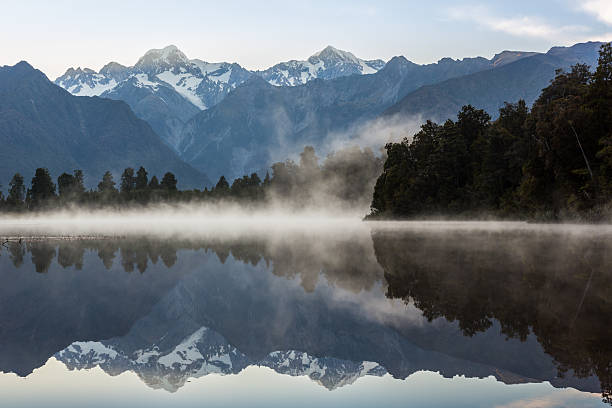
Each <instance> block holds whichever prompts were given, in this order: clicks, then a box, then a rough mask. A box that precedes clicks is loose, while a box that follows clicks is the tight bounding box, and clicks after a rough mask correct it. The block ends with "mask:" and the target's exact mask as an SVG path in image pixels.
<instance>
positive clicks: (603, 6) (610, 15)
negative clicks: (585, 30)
mask: <svg viewBox="0 0 612 408" xmlns="http://www.w3.org/2000/svg"><path fill="white" fill-rule="evenodd" d="M582 9H583V10H584V11H586V12H587V13H589V14H592V15H593V16H595V18H597V19H598V20H599V21H601V22H603V23H606V24H609V25H612V1H611V0H587V1H585V2H584V3H583V4H582Z"/></svg>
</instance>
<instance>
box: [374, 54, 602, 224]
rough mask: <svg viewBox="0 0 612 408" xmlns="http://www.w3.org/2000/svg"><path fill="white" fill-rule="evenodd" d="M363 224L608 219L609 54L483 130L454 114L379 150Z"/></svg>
mask: <svg viewBox="0 0 612 408" xmlns="http://www.w3.org/2000/svg"><path fill="white" fill-rule="evenodd" d="M386 150H387V159H386V162H385V164H384V171H383V173H382V175H381V176H380V177H379V178H378V180H377V182H376V187H375V190H374V196H373V200H372V204H371V210H372V212H371V215H370V217H372V218H410V217H416V216H428V215H431V216H436V215H450V216H473V215H477V214H483V213H485V214H492V215H495V216H507V217H517V216H519V217H530V218H533V217H537V218H542V219H568V218H588V219H593V220H595V219H601V218H603V217H607V216H609V215H610V214H611V213H612V211H611V210H612V47H611V45H610V43H608V44H604V45H603V46H602V47H601V49H600V56H599V61H598V66H597V68H596V69H595V70H594V71H591V70H590V68H589V67H588V66H586V65H581V64H578V65H574V66H573V67H572V68H571V70H570V71H569V72H564V71H561V70H558V71H557V74H556V77H555V78H554V79H553V80H552V81H551V83H550V85H549V86H548V87H546V88H545V89H543V90H542V93H541V95H540V97H539V98H538V99H537V100H536V102H535V103H534V105H533V107H532V108H531V110H529V109H528V107H527V106H526V104H525V102H524V101H519V102H517V103H514V104H510V103H506V105H505V106H504V107H503V108H501V109H500V115H499V118H498V119H497V120H495V121H493V122H491V118H490V116H489V115H488V114H487V113H486V112H484V111H483V110H478V109H476V108H474V107H472V106H469V105H468V106H464V107H463V109H462V110H461V111H460V112H459V114H458V117H457V120H456V121H452V120H448V121H446V122H445V123H444V124H436V123H433V122H431V121H428V122H427V123H425V124H424V125H422V127H421V130H420V131H419V132H418V133H417V134H415V135H414V137H413V139H412V140H408V139H404V140H403V141H401V142H399V143H389V144H387V145H386Z"/></svg>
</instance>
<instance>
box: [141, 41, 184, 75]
mask: <svg viewBox="0 0 612 408" xmlns="http://www.w3.org/2000/svg"><path fill="white" fill-rule="evenodd" d="M188 63H189V59H188V58H187V56H186V55H185V54H183V52H182V51H181V50H179V49H178V48H177V47H176V46H175V45H168V46H167V47H165V48H161V49H153V50H149V51H147V52H146V53H145V55H143V56H142V57H141V58H140V59H139V60H138V62H137V63H136V65H135V66H134V67H135V68H139V69H142V70H146V71H151V70H158V69H167V68H173V67H177V66H181V65H184V64H188Z"/></svg>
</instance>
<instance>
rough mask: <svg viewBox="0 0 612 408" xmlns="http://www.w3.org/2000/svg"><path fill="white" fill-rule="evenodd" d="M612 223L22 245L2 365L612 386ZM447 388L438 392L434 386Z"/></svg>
mask: <svg viewBox="0 0 612 408" xmlns="http://www.w3.org/2000/svg"><path fill="white" fill-rule="evenodd" d="M611 238H612V235H606V234H596V235H591V234H589V233H588V232H587V233H575V232H574V231H571V230H564V229H563V228H559V229H554V228H553V229H546V230H542V231H538V230H535V229H521V228H518V229H495V228H491V229H484V230H483V229H479V230H471V229H465V228H457V229H453V228H450V229H447V228H413V227H411V226H410V224H405V225H404V224H394V225H393V226H390V225H389V224H385V223H381V224H374V225H372V224H363V225H361V226H359V227H357V228H352V229H350V230H349V231H340V232H336V233H332V232H329V231H328V232H324V231H320V230H317V231H310V232H309V231H295V230H293V231H287V232H286V233H283V232H282V231H278V230H275V231H274V232H269V233H265V232H253V231H251V232H250V233H248V234H242V235H241V234H225V235H224V234H213V233H212V232H211V233H201V234H198V235H194V234H190V236H189V237H185V236H181V235H180V234H178V235H171V236H164V237H160V236H153V235H142V236H141V235H129V234H128V235H125V236H123V237H119V238H111V237H109V238H91V237H89V238H87V239H72V240H67V239H44V238H26V239H24V240H23V242H21V243H19V242H16V241H10V242H9V243H7V245H6V248H4V249H3V250H2V252H1V253H0V254H1V256H0V279H2V283H1V285H0V346H1V347H0V371H3V372H11V373H16V374H17V375H20V376H28V375H29V374H30V373H32V371H33V370H34V369H36V368H38V367H41V366H43V365H45V363H46V362H47V361H48V360H49V359H50V358H52V357H54V358H55V359H57V360H59V361H61V362H62V363H64V364H65V365H66V367H68V368H69V369H71V370H72V369H79V370H80V369H89V368H93V367H99V368H101V369H102V370H104V371H105V372H106V373H108V374H110V375H112V376H115V375H118V374H120V373H123V372H133V373H135V374H136V375H137V376H138V377H139V378H140V379H141V380H142V381H143V382H144V383H146V384H147V385H148V386H149V387H151V388H155V389H157V388H160V389H164V390H167V391H170V392H175V391H177V390H179V389H180V388H181V387H183V386H185V384H186V383H187V381H188V379H189V378H198V377H203V376H206V375H207V374H212V373H216V374H222V375H224V374H238V373H241V372H242V371H243V370H245V369H246V368H248V367H251V366H259V367H267V368H269V369H272V370H274V371H275V372H277V373H279V374H288V375H291V376H308V377H309V378H310V379H311V380H313V381H315V382H316V383H318V384H320V385H321V386H323V387H325V388H327V389H329V390H337V389H339V388H341V387H343V386H345V385H347V384H351V383H353V382H355V381H356V380H357V379H359V378H361V377H363V376H375V377H379V376H383V375H386V374H387V373H388V374H390V375H391V376H392V377H394V378H398V379H404V378H407V377H409V376H411V375H413V374H414V373H416V372H418V371H433V372H439V373H440V374H441V375H442V376H444V377H446V378H452V377H454V376H458V375H459V376H466V377H477V378H483V377H488V376H493V377H495V378H496V379H497V380H498V381H500V382H503V383H505V384H516V383H537V382H543V381H548V382H550V383H551V384H552V385H553V386H554V387H573V388H575V389H577V390H580V391H584V392H597V393H601V395H602V399H603V400H604V401H606V402H610V391H611V389H612V372H611V370H612V363H611V362H612V342H611V341H610V338H612V329H611V328H610V324H609V322H610V320H611V318H612V297H611V296H610V295H611V294H612V271H611V268H610V266H611V265H612V239H611ZM432 392H433V390H432Z"/></svg>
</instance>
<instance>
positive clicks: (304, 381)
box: [0, 358, 604, 408]
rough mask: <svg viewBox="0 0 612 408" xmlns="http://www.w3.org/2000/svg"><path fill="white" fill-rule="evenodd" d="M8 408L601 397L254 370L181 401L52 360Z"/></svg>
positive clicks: (10, 392)
mask: <svg viewBox="0 0 612 408" xmlns="http://www.w3.org/2000/svg"><path fill="white" fill-rule="evenodd" d="M0 389H1V390H2V406H7V407H14V408H20V407H32V406H44V407H58V408H59V407H66V408H69V407H84V406H87V407H94V408H96V407H124V406H125V407H131V408H133V407H195V406H198V407H203V406H205V407H227V406H229V407H233V406H249V407H289V406H291V407H310V406H333V407H376V406H384V407H406V406H415V407H504V408H506V407H507V408H511V407H517V408H518V407H546V408H548V407H584V408H588V407H599V406H604V405H603V404H602V403H601V400H600V396H599V395H597V394H589V393H581V392H578V391H576V390H573V389H556V388H553V387H552V386H550V385H549V384H548V383H540V384H520V385H510V386H508V385H504V384H503V383H500V382H497V381H496V380H495V379H494V378H492V377H490V378H485V379H470V378H464V377H455V378H453V379H448V378H443V377H442V376H440V375H439V374H437V373H432V372H423V371H421V372H418V373H415V374H413V375H412V376H410V377H408V378H407V379H406V380H396V379H394V378H393V377H391V376H390V375H385V376H384V377H382V378H378V377H363V378H360V379H359V380H357V381H356V382H355V383H354V384H352V385H348V386H346V387H343V388H340V389H337V390H334V391H328V390H326V389H325V388H323V387H321V386H320V385H318V384H316V383H314V382H313V381H311V380H310V379H309V378H308V377H291V376H288V375H281V374H277V373H275V372H274V371H272V370H271V369H268V368H260V367H249V368H247V369H245V370H244V371H242V372H241V373H240V374H238V375H228V376H219V375H209V376H206V377H202V378H199V379H192V380H191V381H190V382H189V383H187V384H186V385H185V386H184V387H183V388H181V389H179V390H178V392H176V393H174V394H170V393H167V392H166V391H163V390H152V389H150V388H148V387H147V386H146V385H144V384H143V383H142V382H141V381H140V380H139V379H138V378H137V377H136V375H135V374H133V373H124V374H121V375H118V376H116V377H111V376H109V375H107V374H105V373H104V372H103V371H102V370H101V369H100V368H94V369H92V370H84V371H69V370H67V369H66V367H65V366H64V365H63V364H62V363H60V362H58V361H57V360H55V359H54V358H52V359H50V360H49V361H48V362H47V364H45V365H44V366H43V367H41V368H39V369H37V370H35V371H34V372H33V373H32V374H31V375H29V376H28V377H26V378H25V379H24V378H19V377H17V376H16V375H14V374H0Z"/></svg>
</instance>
